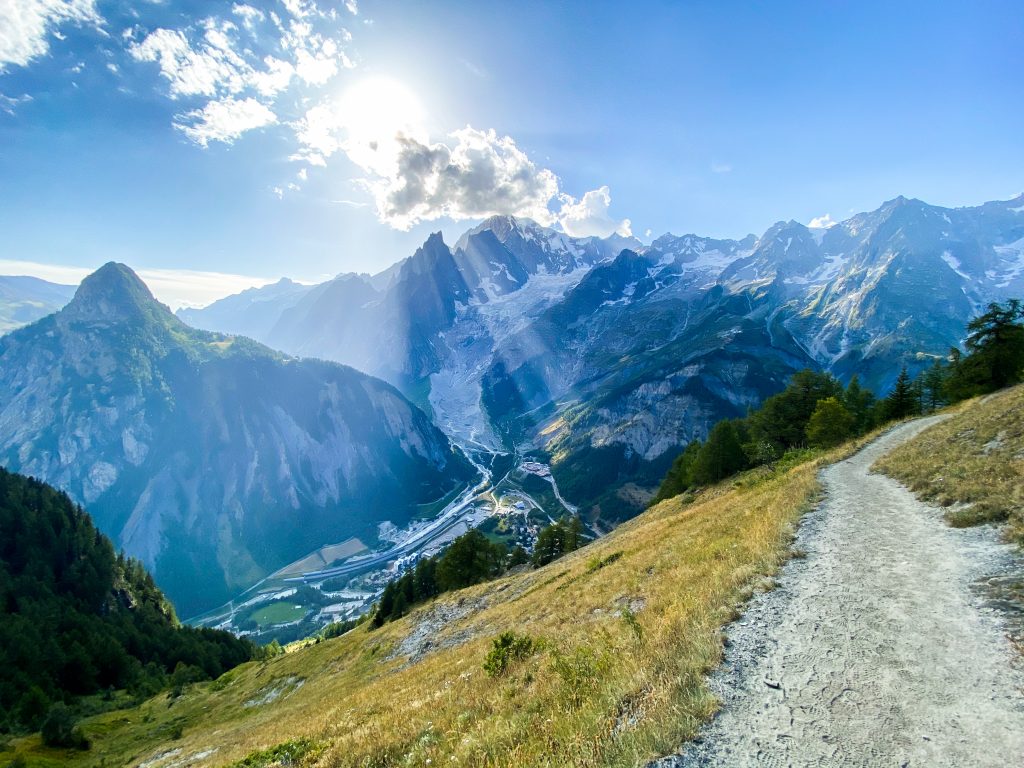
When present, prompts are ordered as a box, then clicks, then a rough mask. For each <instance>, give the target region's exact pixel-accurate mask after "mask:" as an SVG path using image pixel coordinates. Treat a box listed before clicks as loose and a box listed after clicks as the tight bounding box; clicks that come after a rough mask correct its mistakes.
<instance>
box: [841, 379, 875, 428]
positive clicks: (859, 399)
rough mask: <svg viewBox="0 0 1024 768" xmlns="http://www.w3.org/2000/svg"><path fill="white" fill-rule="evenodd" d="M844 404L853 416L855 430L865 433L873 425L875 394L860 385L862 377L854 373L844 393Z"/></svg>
mask: <svg viewBox="0 0 1024 768" xmlns="http://www.w3.org/2000/svg"><path fill="white" fill-rule="evenodd" d="M843 405H844V406H846V410H848V411H849V412H850V414H851V415H852V416H853V431H854V432H855V433H856V434H863V433H864V432H867V431H868V430H869V429H871V427H872V426H873V424H872V422H873V414H874V406H875V395H874V393H872V392H871V390H870V389H865V388H864V387H862V386H861V385H860V378H859V377H858V376H857V375H856V374H854V376H853V378H852V379H850V383H849V384H848V385H847V387H846V392H844V393H843Z"/></svg>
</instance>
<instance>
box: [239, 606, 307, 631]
mask: <svg viewBox="0 0 1024 768" xmlns="http://www.w3.org/2000/svg"><path fill="white" fill-rule="evenodd" d="M308 610H309V609H308V608H306V607H305V606H302V605H297V604H295V603H289V602H280V603H271V604H270V605H265V606H263V607H262V608H257V609H256V610H255V611H253V612H252V613H251V614H249V618H250V619H252V620H253V621H255V622H256V623H257V624H259V625H260V626H261V627H266V626H270V625H272V624H287V623H288V622H291V621H298V620H299V619H301V618H302V617H303V616H305V615H306V612H307V611H308Z"/></svg>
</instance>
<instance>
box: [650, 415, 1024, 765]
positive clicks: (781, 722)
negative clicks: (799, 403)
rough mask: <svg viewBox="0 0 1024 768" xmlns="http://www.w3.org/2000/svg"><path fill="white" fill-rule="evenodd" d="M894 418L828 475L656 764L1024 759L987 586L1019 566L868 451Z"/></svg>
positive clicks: (903, 436)
mask: <svg viewBox="0 0 1024 768" xmlns="http://www.w3.org/2000/svg"><path fill="white" fill-rule="evenodd" d="M934 422H935V419H934V418H932V419H921V420H918V421H916V422H912V423H909V424H906V425H904V426H901V427H898V428H896V429H894V430H893V431H891V432H889V433H887V434H886V435H884V436H883V437H881V438H880V439H879V440H877V441H875V442H874V443H872V444H871V445H869V446H868V447H867V448H865V449H863V450H862V451H860V452H859V453H858V454H857V455H855V456H854V457H852V458H851V459H848V460H846V461H843V462H840V463H838V464H835V465H833V466H831V467H829V468H828V469H826V470H824V471H823V473H822V480H823V484H824V488H825V494H826V496H825V500H824V502H823V503H822V504H821V505H820V506H819V507H818V508H817V509H816V510H815V511H814V512H812V513H810V514H809V515H808V516H807V517H805V518H804V521H803V523H802V525H801V529H800V532H799V534H798V537H797V541H796V544H795V546H796V548H797V551H803V552H804V553H806V556H805V557H801V558H797V559H794V560H792V561H791V562H790V564H789V565H787V566H786V567H785V568H784V570H783V572H782V574H781V576H780V579H779V583H778V587H777V588H776V589H775V590H773V591H770V592H764V593H760V594H758V595H757V596H756V597H755V598H754V599H753V600H752V601H751V603H750V605H749V606H748V609H747V611H746V613H745V614H744V615H743V617H742V618H740V619H739V620H738V621H737V622H736V623H735V624H733V625H732V626H730V627H729V628H728V643H727V648H726V659H725V663H724V664H723V666H722V667H721V668H720V669H719V670H718V671H717V672H716V673H714V675H713V676H712V680H711V685H712V688H713V690H714V691H715V692H716V693H717V694H718V695H719V696H720V697H721V699H722V701H723V709H722V711H721V712H720V713H719V715H718V716H717V717H716V718H715V719H714V720H713V721H712V722H711V723H710V724H709V725H708V726H707V727H706V728H705V729H704V731H703V732H702V733H701V735H700V738H699V739H698V740H697V741H695V742H694V743H692V744H689V745H687V746H686V748H685V749H684V750H683V752H682V754H681V755H675V756H672V757H668V758H664V759H663V760H661V761H658V763H657V764H656V765H657V766H659V767H660V768H669V766H673V767H682V766H709V765H715V766H719V765H720V766H729V767H730V768H737V767H741V766H1007V765H1021V764H1022V763H1021V762H1020V761H1022V760H1024V670H1022V669H1021V659H1020V656H1019V654H1017V653H1016V652H1015V651H1014V650H1013V648H1012V646H1011V644H1010V641H1009V639H1008V637H1007V624H1006V617H1005V615H1004V614H1003V613H1002V612H1000V611H999V610H998V609H996V608H993V607H991V606H990V604H989V601H987V600H986V594H985V590H984V588H983V585H984V583H985V582H986V581H987V580H989V579H991V578H992V577H994V576H1003V575H1006V574H1009V573H1013V572H1016V573H1018V574H1019V573H1020V572H1021V571H1022V569H1024V562H1022V559H1021V557H1020V556H1019V554H1017V552H1016V550H1015V549H1014V548H1012V547H1010V546H1008V545H1005V544H1001V543H1000V542H999V538H998V534H997V532H996V531H995V530H994V529H992V528H972V529H966V530H955V529H952V528H950V527H948V526H947V525H946V524H945V523H944V522H943V520H942V517H941V512H940V511H939V510H938V509H936V508H934V507H931V506H929V505H927V504H923V503H921V502H919V501H917V499H915V498H914V496H913V495H912V494H911V493H910V492H909V491H908V490H906V489H905V488H904V487H903V486H901V485H900V484H899V483H897V482H895V481H894V480H892V479H890V478H888V477H884V476H882V475H878V474H872V473H871V472H870V467H871V465H872V463H873V462H874V461H876V460H877V459H878V458H879V457H880V456H882V455H884V454H885V453H886V452H887V451H889V450H891V449H892V448H893V447H894V446H896V445H897V444H899V443H901V442H903V441H904V440H907V439H909V438H910V437H912V436H913V435H915V434H917V433H919V432H920V431H921V430H923V429H925V428H926V427H927V426H929V425H930V424H932V423H934Z"/></svg>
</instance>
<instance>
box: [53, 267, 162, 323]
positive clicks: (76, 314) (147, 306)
mask: <svg viewBox="0 0 1024 768" xmlns="http://www.w3.org/2000/svg"><path fill="white" fill-rule="evenodd" d="M61 314H62V315H63V316H64V319H66V320H71V321H78V322H98V323H117V322H133V321H141V320H145V319H149V320H160V321H162V322H167V321H171V322H176V321H175V318H174V315H173V314H172V313H171V310H170V309H169V308H168V307H167V306H166V305H164V304H161V303H160V302H159V301H157V300H156V298H154V296H153V294H152V293H151V292H150V290H149V287H148V286H147V285H146V284H145V283H144V282H142V280H141V279H140V278H139V276H138V275H136V274H135V272H133V271H132V270H131V268H130V267H128V266H126V265H124V264H119V263H117V262H114V261H111V262H108V263H106V264H104V265H103V266H102V267H100V268H99V269H97V270H96V271H95V272H93V273H92V274H91V275H89V276H88V277H86V278H85V279H84V280H83V281H82V284H81V285H79V286H78V290H77V291H76V292H75V296H74V298H73V299H72V300H71V302H70V303H69V304H68V305H67V307H65V308H64V310H63V311H62V312H61Z"/></svg>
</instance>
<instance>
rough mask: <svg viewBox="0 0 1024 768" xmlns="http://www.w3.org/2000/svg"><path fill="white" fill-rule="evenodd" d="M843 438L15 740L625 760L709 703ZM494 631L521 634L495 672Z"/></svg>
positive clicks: (206, 750) (655, 750) (35, 750)
mask: <svg viewBox="0 0 1024 768" xmlns="http://www.w3.org/2000/svg"><path fill="white" fill-rule="evenodd" d="M839 453H840V452H837V453H834V454H832V455H830V456H826V457H822V458H819V459H817V460H811V461H806V462H804V463H802V464H799V465H798V466H795V467H785V466H783V465H782V464H781V463H780V465H779V467H777V468H776V470H775V471H774V472H772V471H769V470H767V469H764V468H762V469H760V470H757V471H755V472H751V473H747V474H746V475H742V476H740V477H739V478H738V479H737V480H735V481H733V482H731V483H727V484H724V485H722V486H719V487H716V488H711V489H708V490H706V491H704V492H703V493H701V494H700V495H699V496H697V497H696V498H688V497H677V498H675V499H670V500H668V501H665V502H663V503H661V504H660V505H658V506H656V507H654V508H652V509H651V510H649V511H648V512H646V513H644V514H642V515H641V516H639V517H637V518H636V519H634V520H633V521H631V522H629V523H627V524H625V525H623V526H621V527H620V528H618V529H617V530H616V531H614V532H613V533H612V534H610V535H609V536H607V537H605V538H603V539H601V540H599V541H597V542H595V543H593V544H591V545H590V546H587V547H585V548H584V549H581V550H578V551H577V552H575V553H573V554H571V555H568V556H566V557H565V558H563V559H561V560H558V561H556V562H554V563H552V564H550V565H549V566H547V567H545V568H541V569H539V570H536V571H529V572H526V573H521V574H516V575H510V576H507V577H505V578H503V579H500V580H498V581H495V582H491V583H489V584H485V585H480V586H478V587H474V588H470V589H467V590H463V591H460V592H456V593H452V594H449V595H445V596H443V597H442V598H440V599H439V600H438V601H435V602H434V603H429V604H427V605H425V606H423V607H421V608H419V609H417V610H416V611H414V612H413V613H412V614H411V615H409V616H407V617H405V618H403V619H400V620H398V621H395V622H392V623H389V624H387V625H385V626H384V627H383V628H381V629H378V630H370V629H369V628H368V627H367V626H366V625H363V626H361V627H359V628H357V629H355V630H353V631H352V632H350V633H348V634H346V635H343V636H341V637H339V638H335V639H332V640H328V641H324V642H321V643H318V644H313V645H308V646H306V647H304V648H298V649H291V651H290V652H289V653H287V654H285V655H284V656H280V657H277V658H274V659H271V660H269V661H265V662H259V663H252V664H248V665H245V666H243V667H240V668H238V669H236V670H234V671H232V672H231V673H229V674H227V675H225V676H224V677H222V678H221V679H219V680H217V681H214V682H212V683H201V684H196V685H193V686H191V687H189V688H186V690H185V691H184V693H183V694H182V695H180V696H178V697H177V698H172V697H171V695H169V694H168V695H163V696H159V697H157V698H154V699H152V700H150V701H148V702H147V703H146V704H144V705H143V706H141V707H139V708H136V709H132V710H124V711H120V712H113V713H107V714H104V715H100V716H97V717H95V718H93V719H91V720H87V721H84V723H83V729H84V730H85V732H86V734H87V735H88V736H89V737H90V738H91V740H92V742H93V749H92V750H91V752H90V753H89V754H88V755H76V754H72V753H54V752H52V751H47V750H44V749H43V748H42V747H41V746H40V745H39V743H38V740H37V737H32V738H29V739H24V740H21V741H18V742H16V743H15V744H14V746H15V747H16V748H17V750H18V752H19V753H21V754H22V755H24V757H25V758H27V760H28V764H29V765H56V764H62V765H83V766H91V765H96V764H99V763H100V761H101V760H106V764H107V765H139V764H140V763H143V762H144V763H145V764H146V765H147V766H148V768H161V766H163V767H164V768H166V767H167V766H170V765H187V764H205V765H234V764H237V765H246V766H271V765H280V764H288V765H292V764H296V765H317V766H356V765H359V766H390V765H396V766H397V765H427V764H431V765H435V766H436V765H440V764H442V763H443V764H444V765H474V766H523V765H570V764H571V765H635V764H637V763H639V762H642V761H643V760H644V759H646V758H647V757H650V756H653V755H657V754H664V753H666V752H668V751H671V750H672V749H673V748H675V747H676V746H678V744H679V743H680V742H681V741H683V740H685V739H686V738H688V737H691V736H692V735H693V734H694V733H695V732H696V729H697V727H698V726H699V724H700V723H701V722H702V721H704V720H705V719H706V718H707V717H709V715H710V714H711V713H712V712H713V711H714V709H715V706H716V703H715V700H714V698H713V697H712V695H711V694H710V693H709V692H708V691H707V689H706V688H705V684H704V674H705V672H707V671H708V670H709V669H710V668H711V667H713V666H714V665H715V664H716V663H717V662H718V661H719V659H720V656H721V647H722V644H721V628H722V626H723V624H725V623H726V622H727V621H729V620H730V619H732V618H734V617H735V616H736V615H737V609H738V607H739V605H740V604H741V603H742V601H743V600H744V599H745V597H747V596H749V594H750V592H751V590H752V589H754V588H756V587H757V586H759V585H764V584H766V583H768V582H766V581H765V580H764V579H763V576H764V575H768V574H771V573H773V572H774V571H775V570H776V569H777V568H778V566H779V565H780V564H781V562H782V561H783V560H784V559H785V557H786V553H787V551H788V545H789V541H790V538H791V535H792V532H793V530H794V527H795V524H796V522H797V520H798V519H799V517H800V515H801V514H802V512H803V511H804V510H806V509H807V508H808V507H809V506H810V505H811V504H812V503H813V501H814V499H815V496H816V494H817V493H818V484H817V480H816V474H817V469H818V468H819V467H820V466H821V465H822V464H823V463H824V462H825V461H827V460H834V459H835V458H836V457H837V456H838V455H839ZM506 631H513V632H515V633H517V635H519V636H526V637H529V638H530V639H531V640H532V641H533V646H534V647H533V648H532V649H529V651H528V652H527V653H526V654H525V658H522V659H518V660H516V659H513V660H512V661H511V663H510V665H509V667H508V669H507V670H506V671H505V672H504V673H503V674H501V675H498V676H490V675H488V674H487V673H486V672H485V671H484V668H483V664H484V660H485V658H486V657H487V654H488V651H489V650H490V649H491V648H492V642H493V640H494V638H495V637H496V636H497V635H499V633H502V632H506ZM160 756H162V757H160ZM2 759H3V753H0V760H2ZM192 760H195V761H196V762H194V763H193V762H192ZM179 761H181V762H179ZM239 761H243V762H239ZM288 761H291V762H288Z"/></svg>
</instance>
